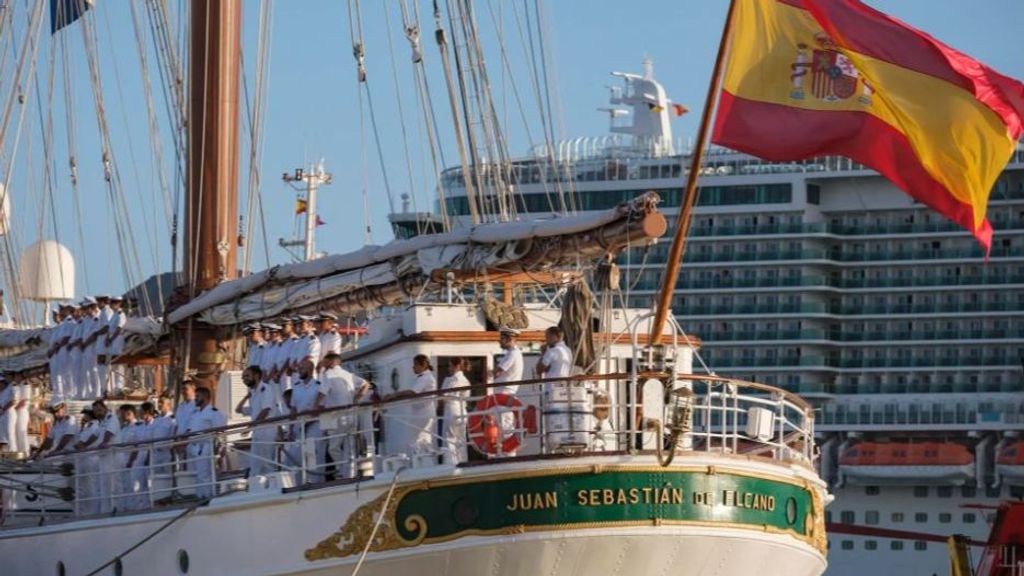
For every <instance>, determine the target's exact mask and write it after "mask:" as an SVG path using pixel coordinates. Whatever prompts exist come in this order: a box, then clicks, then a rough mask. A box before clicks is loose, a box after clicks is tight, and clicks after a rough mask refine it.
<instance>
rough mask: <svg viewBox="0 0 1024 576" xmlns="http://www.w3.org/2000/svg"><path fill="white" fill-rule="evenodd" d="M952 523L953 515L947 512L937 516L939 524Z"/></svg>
mask: <svg viewBox="0 0 1024 576" xmlns="http://www.w3.org/2000/svg"><path fill="white" fill-rule="evenodd" d="M952 521H953V515H952V514H950V513H949V512H941V513H940V514H939V522H941V523H943V524H949V523H950V522H952Z"/></svg>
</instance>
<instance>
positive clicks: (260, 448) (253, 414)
mask: <svg viewBox="0 0 1024 576" xmlns="http://www.w3.org/2000/svg"><path fill="white" fill-rule="evenodd" d="M242 382H244V383H245V385H246V387H248V388H249V393H248V394H247V395H246V397H245V399H243V401H242V402H240V403H239V406H238V409H237V410H236V411H237V412H239V413H241V414H244V415H246V416H249V418H251V420H252V422H253V424H258V423H259V422H262V421H263V420H267V419H268V418H272V417H273V416H275V412H276V411H277V394H276V393H275V389H274V385H273V384H272V383H270V382H264V381H263V371H262V370H261V369H260V367H259V366H249V367H248V368H246V369H245V370H244V371H242ZM246 400H248V406H243V404H244V403H245V401H246ZM276 441H277V427H276V426H270V425H266V426H256V427H255V428H253V431H252V439H251V445H250V448H249V454H250V457H249V477H250V478H252V477H254V476H260V475H263V474H267V473H269V472H272V471H274V469H276V467H277V459H276V458H275V455H276V453H277V444H276Z"/></svg>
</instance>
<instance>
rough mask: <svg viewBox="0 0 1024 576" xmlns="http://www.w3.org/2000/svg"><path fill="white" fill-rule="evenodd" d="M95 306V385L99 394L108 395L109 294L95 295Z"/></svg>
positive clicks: (110, 311)
mask: <svg viewBox="0 0 1024 576" xmlns="http://www.w3.org/2000/svg"><path fill="white" fill-rule="evenodd" d="M96 306H97V308H98V309H99V314H98V315H97V316H96V319H97V320H98V321H99V324H98V325H97V327H96V329H95V333H94V336H95V338H96V341H95V343H94V344H93V353H94V354H95V355H96V366H95V368H93V370H94V371H95V378H96V386H97V387H98V388H99V391H100V393H99V396H104V395H107V396H109V395H110V388H109V386H110V384H109V379H108V378H107V365H108V360H107V355H108V354H109V350H108V348H109V347H108V346H107V336H108V335H109V334H110V319H111V318H113V317H114V311H113V310H112V309H111V308H110V296H106V295H103V296H97V297H96Z"/></svg>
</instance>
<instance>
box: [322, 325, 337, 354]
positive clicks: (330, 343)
mask: <svg viewBox="0 0 1024 576" xmlns="http://www.w3.org/2000/svg"><path fill="white" fill-rule="evenodd" d="M332 352H333V353H335V354H341V334H338V333H337V332H336V331H334V330H333V329H332V330H328V331H327V332H324V333H322V334H320V360H323V359H324V356H327V355H328V354H330V353H332Z"/></svg>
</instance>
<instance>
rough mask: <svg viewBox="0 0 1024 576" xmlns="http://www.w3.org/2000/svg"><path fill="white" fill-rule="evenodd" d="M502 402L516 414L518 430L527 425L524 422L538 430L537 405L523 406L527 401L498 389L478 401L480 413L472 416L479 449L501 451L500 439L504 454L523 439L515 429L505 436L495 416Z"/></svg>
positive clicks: (471, 430) (471, 426) (471, 434)
mask: <svg viewBox="0 0 1024 576" xmlns="http://www.w3.org/2000/svg"><path fill="white" fill-rule="evenodd" d="M499 406H500V407H502V408H508V409H509V410H508V411H509V412H511V413H512V415H513V417H514V418H515V423H514V424H513V427H514V428H515V429H516V430H518V429H519V428H521V427H523V424H524V423H525V428H526V429H527V431H529V432H536V429H537V414H536V412H537V410H536V408H534V407H533V406H527V407H526V409H525V410H520V408H522V407H523V403H522V402H520V401H519V399H518V398H516V397H515V396H512V395H511V394H502V393H498V394H490V395H487V396H485V397H484V399H483V400H481V401H479V402H477V404H476V409H475V412H476V413H475V414H471V415H470V416H469V423H468V427H469V438H470V439H471V440H472V441H473V444H474V445H475V446H476V447H477V449H478V450H480V451H481V452H483V453H484V454H488V455H491V456H496V455H498V453H499V452H498V443H499V442H500V443H501V454H510V453H512V452H515V451H516V450H517V449H518V448H519V446H520V445H521V444H522V442H523V440H522V438H521V434H520V433H519V432H514V433H512V434H510V435H509V436H508V438H505V439H504V440H501V424H500V423H499V422H498V421H497V419H496V418H495V414H494V413H493V412H491V410H492V409H493V408H496V407H499ZM524 413H525V414H524Z"/></svg>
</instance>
